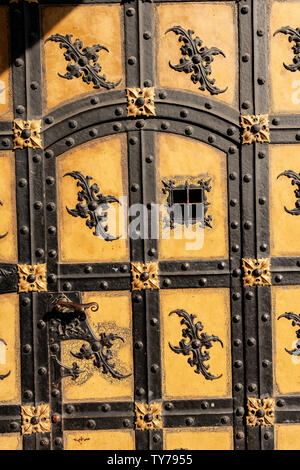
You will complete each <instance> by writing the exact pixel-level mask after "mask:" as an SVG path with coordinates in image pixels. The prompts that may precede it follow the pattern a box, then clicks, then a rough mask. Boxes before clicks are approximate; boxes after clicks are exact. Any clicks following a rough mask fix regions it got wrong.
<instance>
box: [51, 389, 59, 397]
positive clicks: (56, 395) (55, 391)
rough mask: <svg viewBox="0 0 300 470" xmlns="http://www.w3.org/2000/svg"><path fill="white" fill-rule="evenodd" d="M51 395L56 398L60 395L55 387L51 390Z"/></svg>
mask: <svg viewBox="0 0 300 470" xmlns="http://www.w3.org/2000/svg"><path fill="white" fill-rule="evenodd" d="M51 395H52V397H53V398H58V397H60V391H59V390H58V389H57V388H55V389H53V390H52V393H51Z"/></svg>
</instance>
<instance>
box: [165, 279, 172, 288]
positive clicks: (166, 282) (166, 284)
mask: <svg viewBox="0 0 300 470" xmlns="http://www.w3.org/2000/svg"><path fill="white" fill-rule="evenodd" d="M170 285H171V280H170V279H164V281H163V286H164V287H169V286H170Z"/></svg>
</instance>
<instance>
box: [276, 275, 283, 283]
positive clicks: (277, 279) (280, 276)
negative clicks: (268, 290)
mask: <svg viewBox="0 0 300 470" xmlns="http://www.w3.org/2000/svg"><path fill="white" fill-rule="evenodd" d="M282 279H283V276H282V275H281V274H276V276H275V281H276V282H281V281H282Z"/></svg>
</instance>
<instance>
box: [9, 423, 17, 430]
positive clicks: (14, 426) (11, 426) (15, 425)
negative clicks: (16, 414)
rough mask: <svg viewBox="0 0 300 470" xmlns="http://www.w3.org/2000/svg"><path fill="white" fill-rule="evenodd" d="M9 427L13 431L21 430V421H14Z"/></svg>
mask: <svg viewBox="0 0 300 470" xmlns="http://www.w3.org/2000/svg"><path fill="white" fill-rule="evenodd" d="M9 427H10V429H11V430H12V431H19V430H20V425H19V423H16V421H12V422H11V423H9Z"/></svg>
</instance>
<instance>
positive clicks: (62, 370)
mask: <svg viewBox="0 0 300 470" xmlns="http://www.w3.org/2000/svg"><path fill="white" fill-rule="evenodd" d="M51 358H52V360H53V367H54V376H55V379H54V381H53V385H55V386H57V385H58V383H59V382H60V381H61V380H62V379H64V378H65V377H71V378H72V380H74V381H75V380H76V379H78V377H79V376H80V374H83V373H84V370H82V369H80V367H79V365H78V364H77V362H73V364H72V367H69V366H66V365H65V364H62V362H60V361H59V360H58V358H57V357H56V356H54V355H52V356H51Z"/></svg>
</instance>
